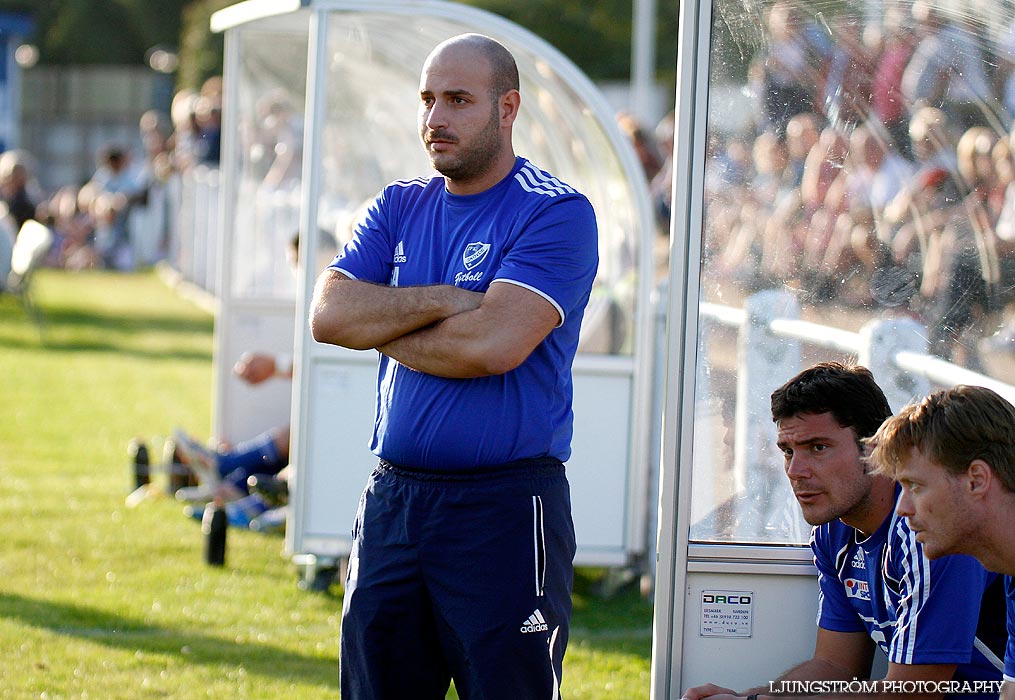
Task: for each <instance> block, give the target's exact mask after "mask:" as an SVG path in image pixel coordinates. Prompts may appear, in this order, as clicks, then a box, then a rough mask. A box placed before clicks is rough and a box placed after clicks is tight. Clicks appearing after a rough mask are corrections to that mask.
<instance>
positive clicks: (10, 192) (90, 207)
mask: <svg viewBox="0 0 1015 700" xmlns="http://www.w3.org/2000/svg"><path fill="white" fill-rule="evenodd" d="M221 109H222V81H221V79H220V78H217V77H216V78H211V79H209V80H207V81H205V83H204V84H203V85H202V87H201V90H200V91H193V90H182V91H180V92H178V93H177V94H176V95H175V97H174V98H173V103H172V108H171V114H170V115H165V114H162V113H160V112H157V111H154V110H153V111H148V112H146V113H145V114H144V115H143V116H142V117H141V120H140V124H139V137H140V143H141V151H140V153H135V152H133V151H132V149H131V148H130V147H129V146H128V145H127V144H121V143H108V144H106V145H104V146H103V147H102V149H101V150H100V152H99V153H98V154H97V158H96V161H97V162H96V168H95V171H94V173H93V174H92V176H91V177H90V178H89V179H88V181H87V182H84V183H68V184H66V185H64V186H62V187H59V188H58V189H56V191H54V192H52V193H46V192H43V191H42V189H41V188H40V187H39V185H38V181H37V179H36V173H37V167H38V165H37V163H36V161H35V158H34V157H33V155H32V154H31V153H28V152H26V151H24V150H12V151H8V152H5V153H3V154H2V155H0V199H2V202H3V205H5V206H6V212H4V211H2V208H3V206H2V205H0V235H6V236H9V237H11V238H16V236H17V232H18V231H20V229H21V225H22V224H23V223H24V221H25V220H27V219H35V220H36V221H39V222H41V223H43V224H45V225H46V226H48V227H49V228H50V229H51V230H52V232H53V234H54V242H53V247H52V249H51V251H50V254H49V255H48V256H47V259H46V264H47V265H49V266H53V267H62V268H67V269H75V270H80V269H85V268H96V267H98V268H107V269H114V270H133V269H135V268H137V267H139V266H147V265H151V264H153V263H155V262H158V261H159V260H162V259H164V258H165V257H166V256H167V255H168V254H169V245H170V237H169V225H170V221H171V219H172V215H173V212H172V211H171V210H170V209H169V207H170V206H175V205H173V204H172V202H173V200H172V198H171V186H170V181H171V178H172V176H173V175H174V174H175V173H180V172H183V171H186V170H188V169H190V168H192V167H194V166H196V165H200V164H204V165H208V166H217V165H218V161H219V151H220V142H221Z"/></svg>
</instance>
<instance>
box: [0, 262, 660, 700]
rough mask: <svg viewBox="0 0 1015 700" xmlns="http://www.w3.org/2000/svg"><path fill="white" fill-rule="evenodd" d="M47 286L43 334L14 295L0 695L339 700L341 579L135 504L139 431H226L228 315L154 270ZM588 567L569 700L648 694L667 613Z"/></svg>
mask: <svg viewBox="0 0 1015 700" xmlns="http://www.w3.org/2000/svg"><path fill="white" fill-rule="evenodd" d="M35 283H36V287H35V289H36V302H37V304H38V305H39V307H40V309H41V311H42V314H43V316H44V319H45V320H44V327H43V330H42V333H41V334H40V332H39V330H38V329H37V328H36V327H35V326H34V325H32V324H31V323H30V321H29V319H28V318H27V317H26V316H25V315H24V313H23V311H22V309H21V308H20V307H19V306H18V304H17V303H16V301H15V300H13V299H12V298H10V297H6V296H3V295H0V376H2V377H3V378H4V380H3V385H2V386H3V388H2V393H0V399H2V400H0V475H2V476H3V485H2V488H0V531H2V532H3V533H4V538H5V540H6V541H5V543H4V546H3V547H0V679H2V680H0V686H2V688H0V696H2V697H4V698H6V697H10V698H50V699H56V698H86V697H87V698H101V699H102V700H109V699H114V698H115V699H117V700H140V699H141V698H146V699H147V698H167V699H176V698H194V697H216V698H229V699H230V700H232V699H235V698H244V699H251V700H261V699H263V700H277V699H278V698H299V699H300V700H318V699H324V698H328V699H329V700H334V698H337V697H338V633H339V623H340V619H341V599H340V597H339V596H338V595H337V593H340V589H339V588H338V587H337V586H336V587H334V588H333V591H332V593H333V594H332V595H326V594H315V593H308V592H304V591H301V590H300V589H299V588H297V586H296V573H295V570H294V569H293V567H292V566H291V564H290V563H289V562H288V560H287V559H286V558H285V557H284V556H282V548H283V540H282V538H281V537H278V536H264V535H258V534H255V533H252V532H246V531H235V530H231V531H230V532H229V540H228V551H227V561H226V564H227V565H226V567H224V568H223V569H213V568H209V567H207V566H205V565H204V563H203V560H202V541H201V536H200V526H199V524H198V523H197V522H195V521H193V520H191V519H189V518H186V517H185V516H184V515H183V513H182V506H180V505H179V504H178V503H177V502H176V501H174V500H172V499H170V498H168V497H165V496H163V497H160V498H153V499H151V500H148V501H145V502H143V503H142V504H141V505H140V506H138V507H137V508H128V507H127V506H126V505H125V503H124V498H125V496H126V495H127V493H128V492H129V491H130V489H131V487H132V482H131V466H130V463H129V459H128V453H127V444H128V442H129V441H130V440H131V439H132V438H140V439H143V440H145V441H147V442H148V443H149V444H150V446H152V447H153V448H154V449H153V452H157V446H158V445H160V444H161V442H160V441H161V439H162V437H163V436H165V435H166V434H168V433H169V431H171V429H172V428H173V426H175V425H178V424H182V425H188V426H201V425H205V426H210V424H211V392H210V386H211V378H212V367H211V358H212V328H213V322H212V318H211V317H210V316H209V315H208V314H207V313H205V312H204V311H202V310H201V309H199V308H197V307H196V306H194V305H193V304H191V303H190V302H188V301H186V300H184V299H183V298H181V297H180V296H179V295H178V294H176V293H175V292H174V291H173V290H171V289H169V288H167V287H166V286H165V285H164V284H163V283H162V282H161V281H160V280H159V279H158V277H157V276H156V275H155V274H154V273H138V274H116V273H102V272H89V273H81V274H69V273H64V272H58V271H51V270H43V271H41V272H40V273H39V274H38V275H37V277H36V278H35ZM155 456H157V454H156V455H155ZM588 576H589V575H586V574H583V575H579V577H578V581H577V583H576V605H575V611H576V612H575V622H574V625H575V631H574V632H573V633H572V637H571V647H570V650H569V652H568V657H567V660H566V661H565V673H564V691H565V696H566V697H569V698H580V699H585V698H588V699H596V700H599V699H604V700H605V699H607V698H616V699H618V700H619V699H623V700H629V699H631V698H647V697H648V685H649V682H648V673H649V660H648V659H649V653H650V646H651V639H650V635H649V633H648V630H649V629H650V627H651V609H650V605H649V604H648V603H647V602H646V601H644V600H642V599H641V598H640V597H639V596H638V595H637V593H636V592H633V591H624V592H622V593H621V595H618V596H617V597H616V598H612V599H610V600H609V601H603V600H599V599H597V598H596V597H595V596H594V595H592V594H591V593H590V592H589V590H590V587H591V583H590V579H589V578H588Z"/></svg>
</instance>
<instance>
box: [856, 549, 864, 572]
mask: <svg viewBox="0 0 1015 700" xmlns="http://www.w3.org/2000/svg"><path fill="white" fill-rule="evenodd" d="M853 568H854V569H863V570H864V571H866V570H867V563H866V561H865V560H864V558H863V550H862V549H858V550H856V553H855V554H854V555H853Z"/></svg>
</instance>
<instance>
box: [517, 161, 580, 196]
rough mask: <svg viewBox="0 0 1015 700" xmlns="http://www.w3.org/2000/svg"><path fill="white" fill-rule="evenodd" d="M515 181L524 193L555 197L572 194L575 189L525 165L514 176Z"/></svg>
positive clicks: (531, 166) (534, 167) (528, 164)
mask: <svg viewBox="0 0 1015 700" xmlns="http://www.w3.org/2000/svg"><path fill="white" fill-rule="evenodd" d="M515 180H516V181H517V182H518V184H519V185H521V186H522V189H524V190H525V191H526V192H533V193H535V194H542V195H546V196H547V197H556V196H557V195H560V194H574V193H575V189H574V188H573V187H570V186H568V185H565V184H564V183H562V182H561V181H560V180H558V179H557V178H555V177H553V176H552V175H548V174H546V173H544V172H543V171H541V170H540V169H539V168H537V167H536V166H534V165H533V164H532V163H526V164H525V165H523V166H522V169H521V170H519V171H518V172H517V173H516V174H515Z"/></svg>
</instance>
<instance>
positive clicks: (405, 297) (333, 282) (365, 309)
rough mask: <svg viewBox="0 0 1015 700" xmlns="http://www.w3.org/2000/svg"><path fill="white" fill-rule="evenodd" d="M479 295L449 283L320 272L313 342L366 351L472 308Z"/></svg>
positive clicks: (316, 295) (312, 311)
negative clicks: (387, 281) (381, 281)
mask: <svg viewBox="0 0 1015 700" xmlns="http://www.w3.org/2000/svg"><path fill="white" fill-rule="evenodd" d="M482 299H483V295H482V294H481V293H479V292H471V291H468V290H465V289H460V288H458V287H455V286H452V285H433V286H425V287H387V286H384V285H378V284H371V283H369V282H361V281H358V280H350V279H348V278H346V277H344V276H342V275H340V274H338V273H325V274H324V275H322V276H321V278H320V279H319V281H318V284H317V287H316V288H315V290H314V301H313V304H312V307H311V315H310V326H311V331H312V333H313V336H314V339H315V340H317V341H318V342H322V343H329V344H331V345H340V346H342V347H347V348H353V349H356V350H366V349H369V348H375V347H378V346H381V345H384V344H385V343H389V342H391V341H392V340H394V339H396V338H399V337H400V336H403V335H405V334H407V333H412V332H414V331H417V330H419V329H421V328H425V327H427V326H430V325H432V324H434V323H436V322H438V321H442V320H444V319H445V318H448V317H449V316H453V315H455V314H459V313H462V312H463V311H467V310H470V309H474V308H476V307H478V306H479V303H480V302H481V301H482Z"/></svg>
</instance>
